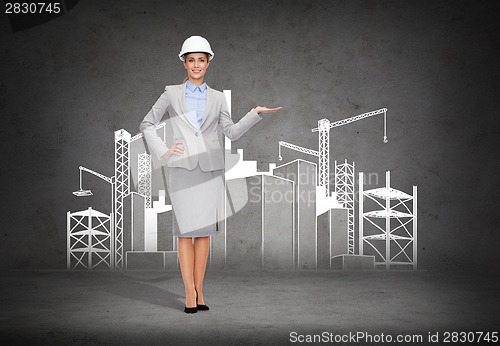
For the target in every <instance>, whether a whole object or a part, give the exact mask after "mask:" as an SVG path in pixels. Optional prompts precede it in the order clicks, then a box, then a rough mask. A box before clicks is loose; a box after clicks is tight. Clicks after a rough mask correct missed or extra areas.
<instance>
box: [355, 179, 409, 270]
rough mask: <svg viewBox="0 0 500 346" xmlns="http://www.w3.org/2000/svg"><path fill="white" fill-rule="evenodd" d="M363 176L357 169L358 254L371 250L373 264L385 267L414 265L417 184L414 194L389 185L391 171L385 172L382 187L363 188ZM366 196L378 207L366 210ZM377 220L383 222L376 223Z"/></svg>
mask: <svg viewBox="0 0 500 346" xmlns="http://www.w3.org/2000/svg"><path fill="white" fill-rule="evenodd" d="M363 179H364V177H363V172H360V173H359V252H360V254H361V255H363V254H368V253H371V254H373V255H374V256H375V265H376V266H377V265H379V266H385V268H386V269H390V268H391V267H395V266H396V267H397V266H399V267H401V266H412V267H413V269H417V187H416V186H413V196H412V195H409V194H407V193H405V192H403V191H400V190H396V189H394V188H392V187H391V174H390V171H387V172H386V174H385V183H386V185H385V187H380V188H376V189H370V190H364V189H363V184H364V180H363ZM365 199H370V200H372V201H373V202H375V205H376V208H380V209H374V210H368V211H366V210H365V207H364V205H365ZM377 220H381V221H382V222H379V224H377ZM365 221H366V222H365ZM391 221H392V222H391ZM365 224H366V227H365ZM365 244H366V245H367V246H366V248H365Z"/></svg>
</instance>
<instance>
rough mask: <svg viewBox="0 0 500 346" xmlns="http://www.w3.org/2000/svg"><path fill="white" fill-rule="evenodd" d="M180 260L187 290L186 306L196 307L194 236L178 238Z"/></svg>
mask: <svg viewBox="0 0 500 346" xmlns="http://www.w3.org/2000/svg"><path fill="white" fill-rule="evenodd" d="M177 255H178V256H179V262H180V265H181V274H182V280H183V281H184V289H185V290H186V307H188V308H192V307H196V292H195V290H194V286H195V285H194V273H193V269H194V246H193V239H192V238H181V237H179V238H178V252H177Z"/></svg>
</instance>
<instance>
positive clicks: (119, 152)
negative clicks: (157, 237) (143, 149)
mask: <svg viewBox="0 0 500 346" xmlns="http://www.w3.org/2000/svg"><path fill="white" fill-rule="evenodd" d="M129 145H130V133H128V132H127V131H125V130H123V129H121V130H118V131H115V201H114V203H115V208H114V212H115V215H114V217H115V267H116V268H117V269H118V268H120V269H121V268H123V265H124V262H123V198H124V197H125V196H127V195H128V194H129V186H130V171H129Z"/></svg>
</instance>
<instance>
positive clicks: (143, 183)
mask: <svg viewBox="0 0 500 346" xmlns="http://www.w3.org/2000/svg"><path fill="white" fill-rule="evenodd" d="M138 158H139V165H138V181H139V184H138V186H137V192H138V193H139V194H141V195H143V196H144V200H145V205H146V208H153V204H152V203H151V155H149V154H148V153H146V152H144V153H142V154H139V157H138Z"/></svg>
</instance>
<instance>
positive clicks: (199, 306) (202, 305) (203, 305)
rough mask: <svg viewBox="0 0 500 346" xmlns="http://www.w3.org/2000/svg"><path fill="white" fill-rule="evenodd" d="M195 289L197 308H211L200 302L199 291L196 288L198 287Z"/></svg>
mask: <svg viewBox="0 0 500 346" xmlns="http://www.w3.org/2000/svg"><path fill="white" fill-rule="evenodd" d="M194 290H195V292H196V308H197V309H198V310H210V308H209V307H208V306H206V305H205V304H198V291H197V290H196V288H195V289H194Z"/></svg>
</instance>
